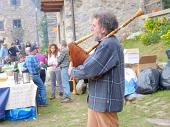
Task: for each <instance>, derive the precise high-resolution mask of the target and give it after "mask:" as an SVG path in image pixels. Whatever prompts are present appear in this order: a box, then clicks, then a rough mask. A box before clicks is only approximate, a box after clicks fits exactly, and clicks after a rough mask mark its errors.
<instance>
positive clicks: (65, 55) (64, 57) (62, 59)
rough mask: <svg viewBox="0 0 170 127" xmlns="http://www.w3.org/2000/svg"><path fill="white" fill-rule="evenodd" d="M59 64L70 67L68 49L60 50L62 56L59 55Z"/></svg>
mask: <svg viewBox="0 0 170 127" xmlns="http://www.w3.org/2000/svg"><path fill="white" fill-rule="evenodd" d="M58 65H59V66H60V67H61V68H62V67H68V66H69V54H68V49H67V48H63V49H62V50H61V52H60V56H59V57H58Z"/></svg>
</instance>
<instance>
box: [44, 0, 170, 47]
mask: <svg viewBox="0 0 170 127" xmlns="http://www.w3.org/2000/svg"><path fill="white" fill-rule="evenodd" d="M163 1H164V0H115V1H113V0H41V11H43V12H45V13H51V12H53V13H54V12H55V13H56V18H57V23H56V24H55V25H56V26H54V27H56V29H57V30H56V31H55V33H56V41H57V42H60V41H61V40H62V39H65V40H66V41H67V42H68V43H69V42H72V41H74V40H77V39H80V38H81V37H83V36H85V35H88V34H89V33H90V17H91V16H92V14H93V13H94V12H96V11H98V10H110V11H112V12H113V13H114V14H115V15H116V16H117V19H118V21H119V24H120V25H121V24H122V23H124V22H125V21H127V20H128V19H129V18H131V17H132V16H134V15H135V12H136V11H137V10H138V8H142V9H143V10H144V12H145V14H144V15H143V16H141V17H139V18H138V19H135V20H134V21H133V22H131V23H130V24H129V25H128V26H126V27H125V28H123V29H122V30H120V31H119V32H118V33H117V34H116V35H117V36H118V37H119V38H120V39H121V38H122V37H123V36H125V35H126V34H127V35H130V34H131V33H133V32H136V31H139V30H140V29H142V28H141V26H142V25H141V24H143V22H144V20H145V18H146V17H154V16H159V15H165V14H169V13H170V9H167V8H164V7H165V5H164V2H163ZM53 32H54V31H53ZM127 35H126V36H127ZM89 42H94V41H92V40H90V41H89ZM82 45H83V46H84V47H85V48H87V44H82ZM88 46H89V45H88Z"/></svg>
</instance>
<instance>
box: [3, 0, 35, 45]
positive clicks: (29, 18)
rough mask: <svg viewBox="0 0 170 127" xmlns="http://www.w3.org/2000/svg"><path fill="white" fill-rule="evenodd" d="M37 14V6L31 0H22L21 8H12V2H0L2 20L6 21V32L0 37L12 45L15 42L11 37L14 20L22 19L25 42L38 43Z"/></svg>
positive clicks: (7, 0) (5, 0) (6, 0)
mask: <svg viewBox="0 0 170 127" xmlns="http://www.w3.org/2000/svg"><path fill="white" fill-rule="evenodd" d="M35 14H36V13H35V5H34V3H33V2H32V1H31V0H21V5H20V6H12V5H11V4H10V0H0V20H3V21H4V31H0V36H1V37H2V36H3V37H5V38H6V40H5V42H7V43H8V44H9V45H10V44H11V43H12V42H13V38H12V36H11V31H13V20H14V19H21V24H22V28H23V31H24V37H23V42H26V41H32V42H34V41H37V38H36V16H35Z"/></svg>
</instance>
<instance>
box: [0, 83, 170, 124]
mask: <svg viewBox="0 0 170 127" xmlns="http://www.w3.org/2000/svg"><path fill="white" fill-rule="evenodd" d="M48 87H49V86H48ZM48 91H49V89H48ZM47 95H48V98H49V94H48V93H47ZM72 97H73V100H74V102H72V103H67V104H62V103H60V102H59V100H57V99H56V100H52V101H51V100H48V107H41V108H39V113H38V117H37V119H36V120H31V121H1V122H0V127H86V122H87V104H86V95H76V96H74V95H73V96H72ZM146 118H161V119H170V91H160V92H157V93H154V94H151V95H147V96H145V97H144V98H142V99H139V100H137V101H135V103H133V104H130V103H128V104H127V105H125V106H124V110H123V112H121V113H119V120H120V125H121V126H120V127H162V126H158V125H155V124H151V123H149V122H147V121H146Z"/></svg>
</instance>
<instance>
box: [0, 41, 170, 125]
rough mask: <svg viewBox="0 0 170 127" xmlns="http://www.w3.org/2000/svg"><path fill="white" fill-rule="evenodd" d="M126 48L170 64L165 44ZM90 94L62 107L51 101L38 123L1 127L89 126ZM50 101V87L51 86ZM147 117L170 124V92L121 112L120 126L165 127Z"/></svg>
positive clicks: (133, 43) (134, 44)
mask: <svg viewBox="0 0 170 127" xmlns="http://www.w3.org/2000/svg"><path fill="white" fill-rule="evenodd" d="M123 46H124V47H125V48H139V49H140V56H142V55H151V54H157V56H158V61H164V62H166V61H167V58H166V54H165V50H166V47H165V46H163V45H162V44H161V43H158V44H155V45H150V46H144V45H143V44H142V43H141V42H137V41H132V40H128V41H124V43H123ZM86 96H87V95H76V96H74V95H73V96H72V97H73V102H72V103H67V104H62V103H60V101H59V100H57V99H55V100H52V101H50V100H48V106H47V107H42V108H39V113H38V116H37V119H36V120H31V121H1V122H0V127H86V122H87V104H86ZM47 99H49V86H48V87H47ZM147 118H154V119H156V118H159V119H168V120H169V121H170V91H159V92H157V93H154V94H150V95H147V96H145V97H144V98H141V99H139V100H137V101H135V103H133V104H132V103H128V104H127V105H125V106H124V110H123V112H121V113H119V120H120V127H163V126H160V125H156V124H151V123H149V122H148V121H147V120H146V119H147Z"/></svg>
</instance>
